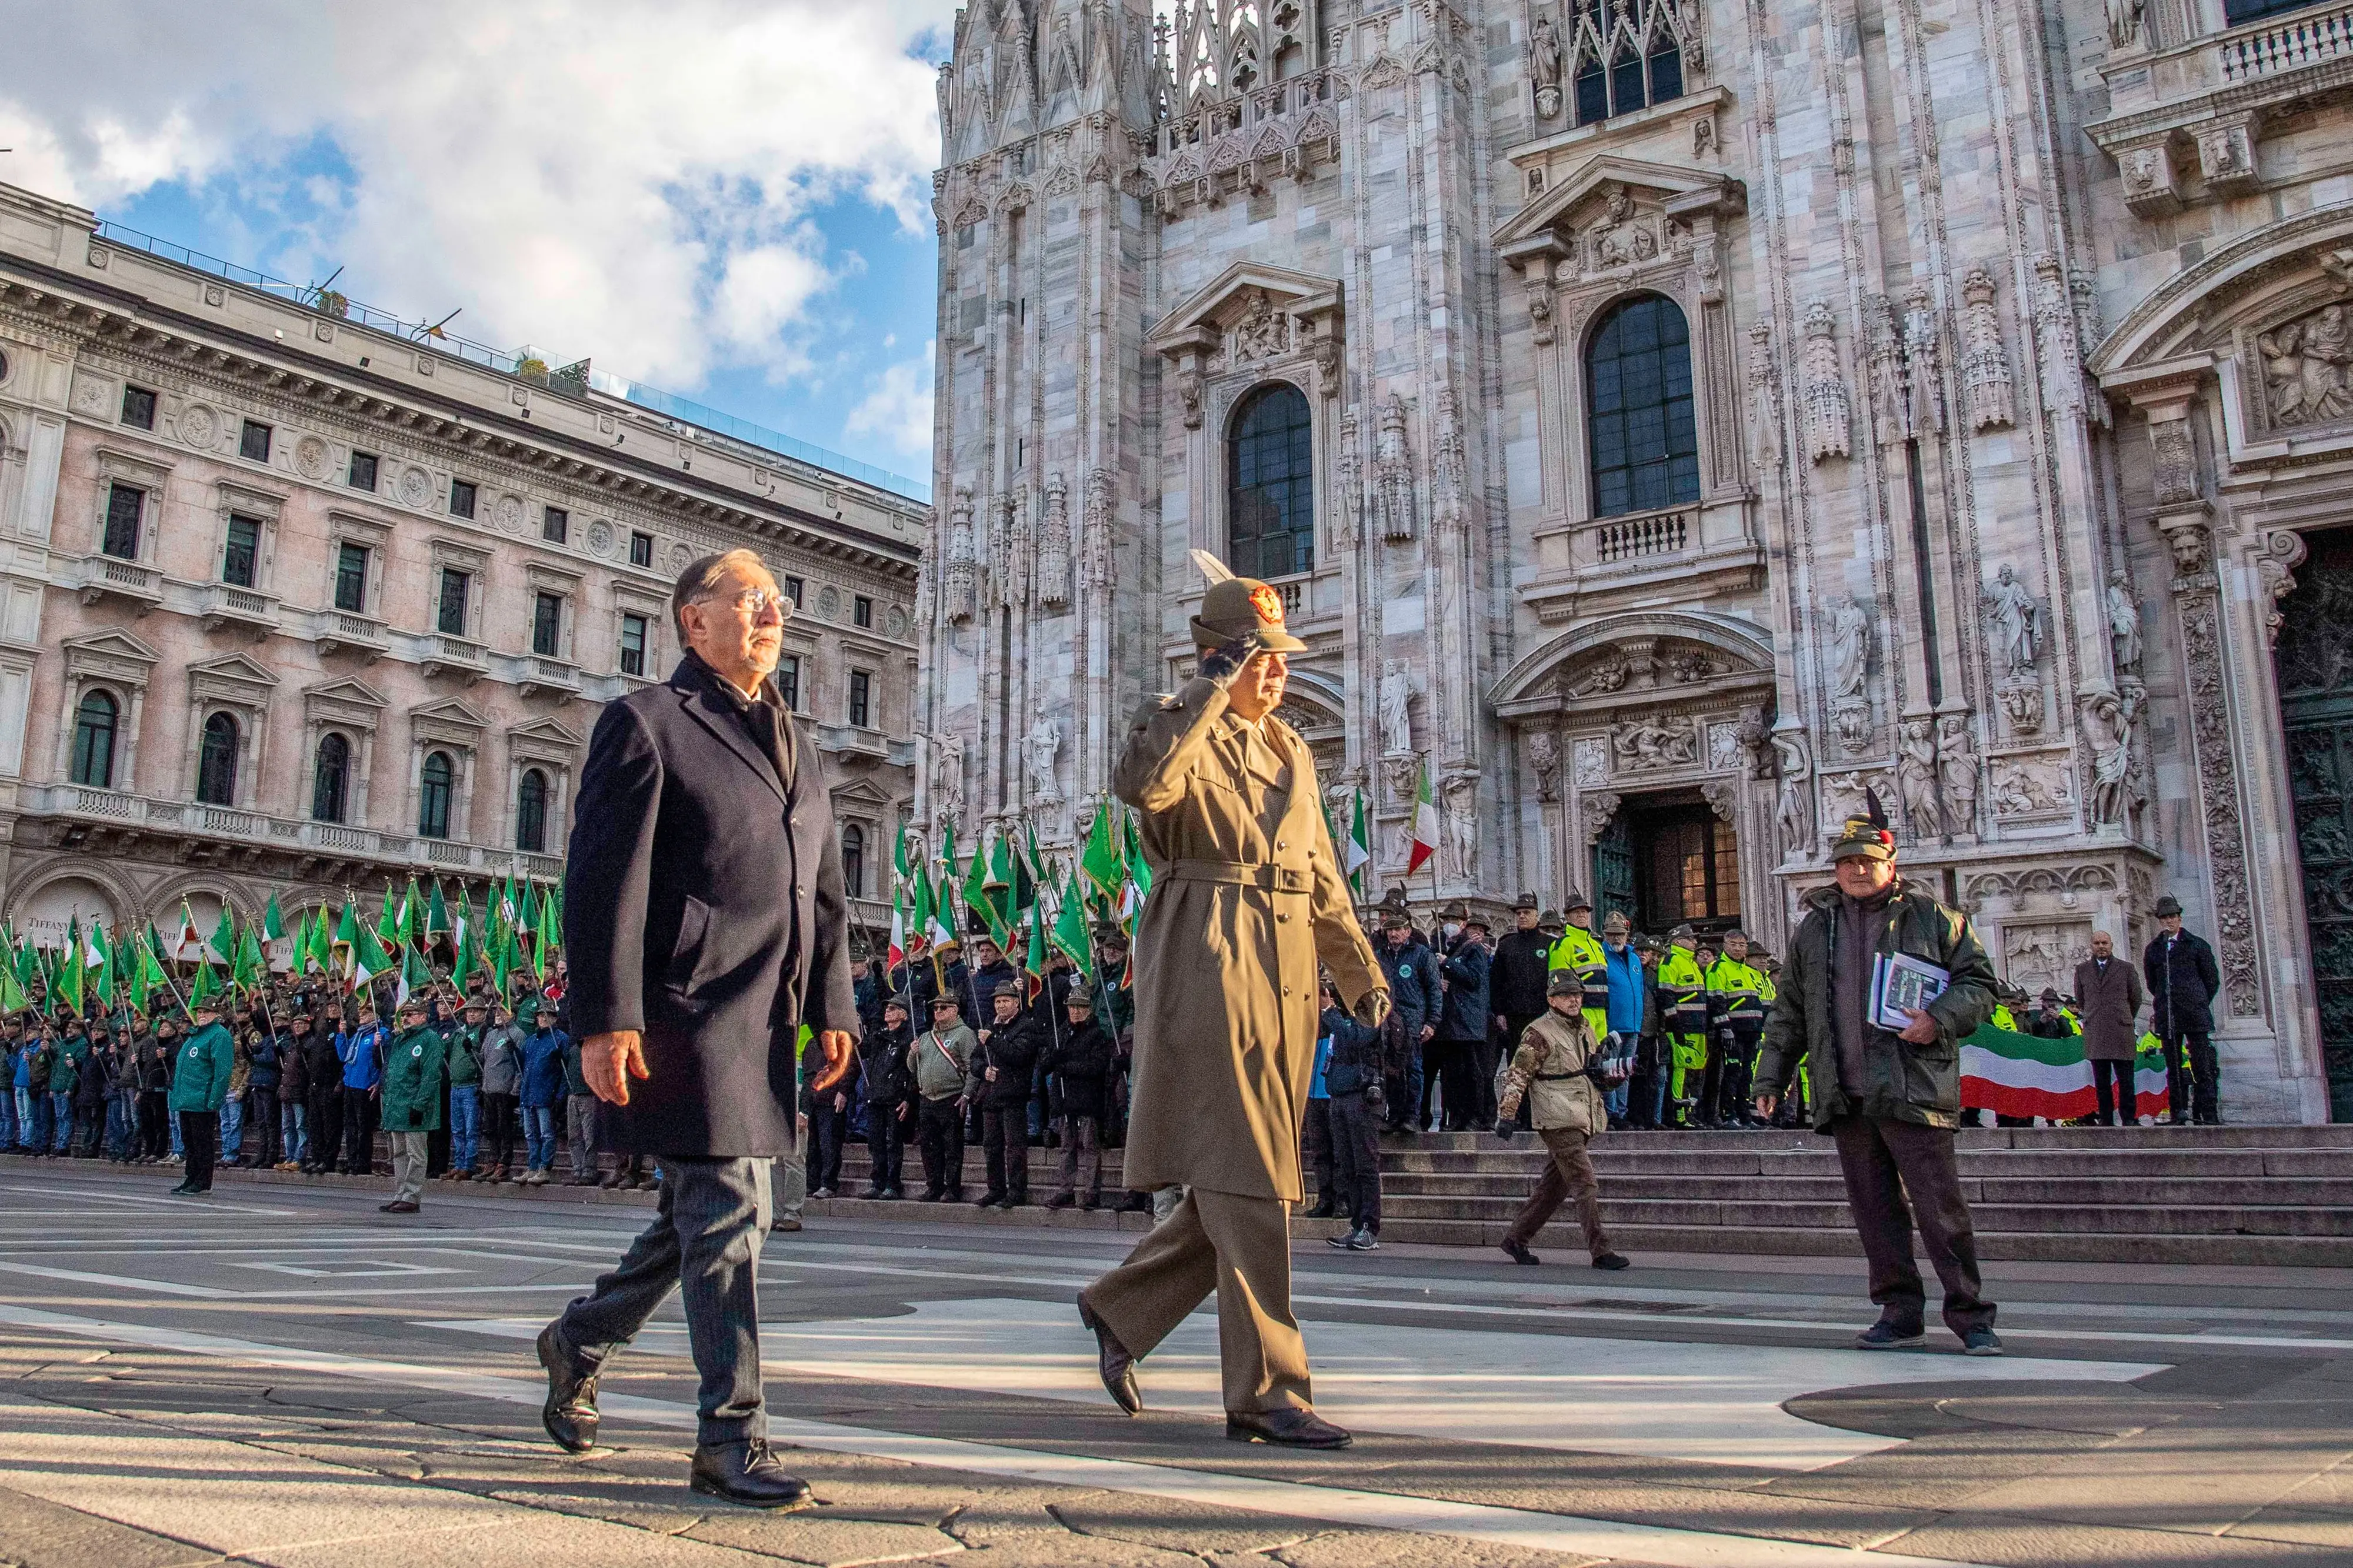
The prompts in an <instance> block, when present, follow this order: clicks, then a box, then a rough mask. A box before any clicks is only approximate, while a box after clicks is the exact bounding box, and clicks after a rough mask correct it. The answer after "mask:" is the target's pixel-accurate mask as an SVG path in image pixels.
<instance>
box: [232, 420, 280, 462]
mask: <svg viewBox="0 0 2353 1568" xmlns="http://www.w3.org/2000/svg"><path fill="white" fill-rule="evenodd" d="M271 434H272V432H271V430H270V427H269V426H267V425H264V424H262V423H261V422H260V421H259V420H258V419H248V420H247V421H246V422H245V428H244V429H243V430H242V431H240V432H238V434H237V456H238V457H240V458H245V459H246V460H247V461H248V462H253V463H266V462H268V461H269V437H270V436H271Z"/></svg>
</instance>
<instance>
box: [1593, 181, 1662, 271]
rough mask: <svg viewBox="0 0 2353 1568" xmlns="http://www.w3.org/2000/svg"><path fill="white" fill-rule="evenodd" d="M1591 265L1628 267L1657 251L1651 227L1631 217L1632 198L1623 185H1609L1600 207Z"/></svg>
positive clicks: (1656, 238) (1655, 253) (1657, 252)
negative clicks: (1607, 192)
mask: <svg viewBox="0 0 2353 1568" xmlns="http://www.w3.org/2000/svg"><path fill="white" fill-rule="evenodd" d="M1589 254H1590V255H1591V256H1592V258H1593V265H1594V266H1595V267H1597V268H1603V267H1628V266H1631V265H1632V264H1633V263H1635V262H1638V261H1648V260H1650V259H1651V258H1652V257H1654V256H1656V255H1658V254H1659V237H1658V236H1657V235H1655V234H1653V233H1651V226H1650V225H1648V224H1646V223H1643V222H1641V221H1640V220H1639V219H1637V218H1636V217H1635V216H1634V198H1633V197H1632V196H1630V195H1628V194H1627V192H1626V187H1625V186H1623V185H1612V186H1611V187H1610V189H1609V195H1608V197H1606V198H1605V200H1604V204H1603V206H1602V210H1601V221H1600V222H1599V223H1598V224H1596V225H1595V226H1594V227H1593V237H1592V248H1591V251H1590V252H1589Z"/></svg>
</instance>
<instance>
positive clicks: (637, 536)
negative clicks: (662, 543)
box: [629, 533, 654, 566]
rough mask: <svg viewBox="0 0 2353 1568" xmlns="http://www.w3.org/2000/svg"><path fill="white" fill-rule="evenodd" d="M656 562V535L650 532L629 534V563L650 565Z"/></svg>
mask: <svg viewBox="0 0 2353 1568" xmlns="http://www.w3.org/2000/svg"><path fill="white" fill-rule="evenodd" d="M653 563H654V536H653V535H652V534H650V533H632V534H630V535H629V564H630V565H632V566H650V565H652V564H653Z"/></svg>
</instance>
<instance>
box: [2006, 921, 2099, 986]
mask: <svg viewBox="0 0 2353 1568" xmlns="http://www.w3.org/2000/svg"><path fill="white" fill-rule="evenodd" d="M2091 956H2092V927H2091V922H2090V921H2034V922H2031V923H2028V924H2010V923H2007V922H2005V923H2004V924H2003V926H2002V928H2001V968H2002V973H2004V974H2005V975H2007V976H2009V978H2010V984H2013V985H2022V986H2024V987H2026V989H2027V991H2028V992H2029V993H2030V994H2035V993H2040V992H2041V991H2042V990H2043V989H2044V988H2045V987H2049V986H2055V987H2057V988H2058V989H2059V990H2061V991H2067V990H2070V989H2072V988H2073V985H2074V983H2075V965H2077V964H2078V963H2083V962H2084V960H2085V959H2087V958H2089V957H2091Z"/></svg>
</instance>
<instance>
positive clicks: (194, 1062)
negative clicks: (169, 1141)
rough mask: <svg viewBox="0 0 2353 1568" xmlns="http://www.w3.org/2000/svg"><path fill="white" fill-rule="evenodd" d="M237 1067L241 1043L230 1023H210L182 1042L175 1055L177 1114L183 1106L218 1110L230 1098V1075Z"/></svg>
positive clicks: (189, 1108)
mask: <svg viewBox="0 0 2353 1568" xmlns="http://www.w3.org/2000/svg"><path fill="white" fill-rule="evenodd" d="M236 1070H237V1046H236V1044H235V1043H234V1042H233V1041H231V1040H230V1039H229V1037H228V1026H227V1025H226V1024H222V1023H217V1022H216V1023H211V1024H206V1026H204V1027H203V1028H201V1029H198V1030H197V1031H196V1032H195V1034H193V1035H190V1036H189V1037H187V1038H186V1039H185V1040H183V1041H181V1042H180V1045H179V1047H178V1049H177V1050H176V1051H175V1052H174V1055H173V1058H172V1100H171V1108H172V1112H173V1114H174V1115H175V1116H176V1115H177V1114H179V1113H180V1112H181V1111H183V1110H210V1111H218V1110H220V1108H221V1102H222V1101H223V1100H227V1098H228V1080H229V1075H230V1074H231V1073H233V1072H235V1071H236Z"/></svg>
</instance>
